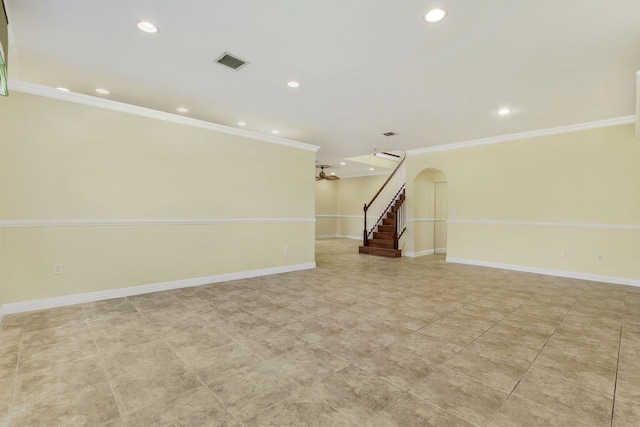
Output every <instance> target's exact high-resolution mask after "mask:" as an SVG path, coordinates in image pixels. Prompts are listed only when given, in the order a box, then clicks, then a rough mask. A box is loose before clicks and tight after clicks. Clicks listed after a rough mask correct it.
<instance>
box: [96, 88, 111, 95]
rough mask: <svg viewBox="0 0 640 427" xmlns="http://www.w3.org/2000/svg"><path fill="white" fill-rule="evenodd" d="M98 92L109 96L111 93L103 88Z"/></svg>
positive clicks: (97, 90)
mask: <svg viewBox="0 0 640 427" xmlns="http://www.w3.org/2000/svg"><path fill="white" fill-rule="evenodd" d="M96 92H98V93H99V94H100V95H109V91H108V90H106V89H103V88H101V87H99V88H98V89H96Z"/></svg>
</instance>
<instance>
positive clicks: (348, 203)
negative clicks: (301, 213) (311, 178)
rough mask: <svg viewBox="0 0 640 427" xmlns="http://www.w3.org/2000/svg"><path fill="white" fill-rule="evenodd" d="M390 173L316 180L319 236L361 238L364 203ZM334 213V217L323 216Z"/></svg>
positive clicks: (317, 234) (317, 229) (367, 201)
mask: <svg viewBox="0 0 640 427" xmlns="http://www.w3.org/2000/svg"><path fill="white" fill-rule="evenodd" d="M388 177H389V175H388V174H385V175H372V176H361V177H354V178H342V179H340V180H339V181H331V182H327V181H318V182H316V215H317V216H318V215H320V216H319V217H317V223H316V236H328V235H338V236H343V237H352V238H358V239H361V238H362V229H363V225H364V223H363V210H362V208H363V206H364V204H365V203H369V201H371V198H372V197H373V196H374V195H375V194H376V192H377V191H378V190H379V189H380V187H381V186H382V184H384V182H385V181H386V180H387V178H388ZM322 215H327V216H328V215H331V216H332V217H322Z"/></svg>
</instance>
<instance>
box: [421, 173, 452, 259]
mask: <svg viewBox="0 0 640 427" xmlns="http://www.w3.org/2000/svg"><path fill="white" fill-rule="evenodd" d="M413 201H414V203H413V217H414V219H413V222H414V224H413V225H414V227H413V244H414V252H415V254H416V255H428V254H433V253H435V254H446V253H447V201H448V183H447V176H446V175H445V174H444V172H442V171H441V170H439V169H435V168H429V169H425V170H423V171H422V172H420V173H419V174H418V175H416V177H415V179H414V181H413Z"/></svg>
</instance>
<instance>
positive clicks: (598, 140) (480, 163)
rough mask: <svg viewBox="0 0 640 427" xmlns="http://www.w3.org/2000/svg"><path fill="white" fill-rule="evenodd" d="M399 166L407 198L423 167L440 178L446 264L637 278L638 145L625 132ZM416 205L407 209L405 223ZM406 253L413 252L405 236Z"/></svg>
mask: <svg viewBox="0 0 640 427" xmlns="http://www.w3.org/2000/svg"><path fill="white" fill-rule="evenodd" d="M407 161H408V165H407V168H408V169H407V183H408V187H409V190H410V191H409V194H414V193H415V191H414V188H415V186H416V181H415V179H416V177H417V176H419V174H420V172H421V171H423V170H424V169H427V168H436V169H439V170H441V171H443V172H444V173H445V174H446V176H447V181H448V190H449V191H448V193H449V194H448V210H449V220H450V223H449V225H448V232H449V237H448V257H450V258H459V259H466V260H476V261H485V262H491V263H502V264H513V265H519V266H528V267H535V268H543V269H554V270H561V271H567V272H577V273H584V274H591V275H600V276H610V277H620V278H629V279H635V280H637V279H640V264H639V263H638V262H637V257H638V254H640V230H637V226H640V167H638V165H640V144H639V143H638V141H637V140H635V138H634V126H633V125H624V126H615V127H608V128H602V129H594V130H588V131H580V132H573V133H566V134H559V135H553V136H546V137H539V138H531V139H524V140H519V141H512V142H504V143H498V144H491V145H484V146H477V147H472V148H463V149H456V150H449V151H440V152H432V153H424V154H415V155H410V156H409V158H408V160H407ZM416 203H418V202H416V201H415V200H414V201H410V202H409V205H408V208H410V210H409V212H408V214H407V216H408V217H412V216H414V212H413V209H414V208H413V206H414V205H415V204H416ZM454 213H455V215H454ZM456 221H460V223H456ZM465 221H466V222H468V223H463V222H465ZM489 222H491V224H490V223H489ZM510 222H518V223H521V224H508V223H510ZM618 226H622V227H618ZM633 226H636V229H633ZM625 227H626V229H625ZM406 246H407V247H405V250H413V246H414V242H413V240H412V238H411V236H410V237H409V238H408V239H407V242H406ZM599 254H601V255H602V257H601V258H602V259H601V260H598V255H599Z"/></svg>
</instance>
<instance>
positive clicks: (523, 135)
mask: <svg viewBox="0 0 640 427" xmlns="http://www.w3.org/2000/svg"><path fill="white" fill-rule="evenodd" d="M635 122H636V116H625V117H618V118H614V119H607V120H600V121H596V122H588V123H580V124H576V125H569V126H560V127H556V128H550V129H540V130H533V131H528V132H520V133H512V134H509V135H501V136H492V137H489V138H482V139H473V140H470V141H462V142H454V143H451V144H443V145H437V146H435V147H425V148H418V149H415V150H409V151H407V156H415V155H417V154H424V153H434V152H437V151H449V150H457V149H459V148H469V147H477V146H480V145H488V144H497V143H500V142H509V141H516V140H520V139H527V138H537V137H541V136H550V135H559V134H562V133H569V132H577V131H582V130H589V129H598V128H606V127H611V126H620V125H628V124H632V123H635Z"/></svg>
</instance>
